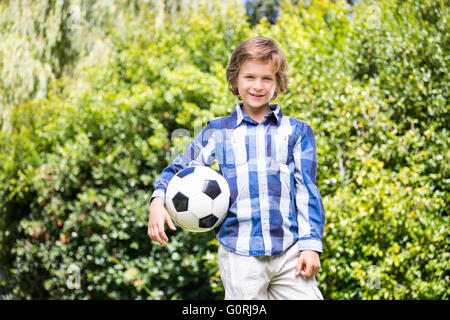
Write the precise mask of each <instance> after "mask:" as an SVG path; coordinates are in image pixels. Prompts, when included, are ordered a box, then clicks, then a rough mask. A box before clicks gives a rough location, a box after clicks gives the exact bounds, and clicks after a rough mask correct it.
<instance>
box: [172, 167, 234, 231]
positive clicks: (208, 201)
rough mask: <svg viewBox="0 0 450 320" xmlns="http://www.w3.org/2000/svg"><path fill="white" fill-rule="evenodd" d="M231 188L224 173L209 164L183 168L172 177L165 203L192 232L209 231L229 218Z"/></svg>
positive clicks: (177, 219)
mask: <svg viewBox="0 0 450 320" xmlns="http://www.w3.org/2000/svg"><path fill="white" fill-rule="evenodd" d="M229 203H230V189H229V187H228V183H227V181H226V180H225V178H224V177H222V176H221V175H220V174H219V173H217V172H216V171H214V170H213V169H211V168H209V167H206V166H192V167H187V168H185V169H183V170H181V171H179V172H178V173H177V174H176V175H175V176H173V178H172V179H171V180H170V181H169V184H168V186H167V190H166V200H165V206H166V209H167V211H168V212H169V215H170V217H171V218H172V220H173V221H174V222H175V223H176V224H178V225H179V226H181V227H182V228H184V229H186V230H188V231H192V232H206V231H209V230H212V229H214V228H216V227H217V226H219V225H220V224H221V223H222V221H223V220H224V219H225V216H226V215H227V212H228V206H229Z"/></svg>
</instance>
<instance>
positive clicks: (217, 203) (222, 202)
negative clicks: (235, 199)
mask: <svg viewBox="0 0 450 320" xmlns="http://www.w3.org/2000/svg"><path fill="white" fill-rule="evenodd" d="M229 202H230V197H229V196H228V195H227V194H225V193H221V194H220V195H219V196H218V197H217V198H216V199H214V201H213V204H212V206H213V211H212V212H213V213H214V215H215V216H216V217H217V218H219V221H220V222H222V221H223V219H224V218H225V216H226V215H227V213H228V206H229Z"/></svg>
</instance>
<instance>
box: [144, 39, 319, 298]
mask: <svg viewBox="0 0 450 320" xmlns="http://www.w3.org/2000/svg"><path fill="white" fill-rule="evenodd" d="M286 69H287V67H286V59H285V57H284V54H283V53H282V51H281V50H279V49H278V47H277V46H276V43H275V42H274V41H273V40H272V39H269V38H265V37H256V38H251V39H248V40H246V41H244V42H243V43H241V44H240V45H239V47H238V48H237V49H236V50H235V52H234V53H233V55H232V56H231V60H230V64H229V66H228V68H227V81H228V84H229V88H230V90H231V92H233V94H234V95H236V96H237V97H238V98H239V99H240V100H242V102H240V103H238V104H237V106H236V107H235V109H234V111H233V112H232V113H231V115H230V116H228V117H223V118H217V119H213V120H210V121H208V123H207V125H206V127H205V128H204V129H203V130H202V132H201V133H200V135H199V136H198V137H196V139H195V140H194V142H193V143H191V145H190V146H189V148H188V149H187V151H186V152H185V153H184V154H182V155H179V156H178V157H177V158H176V159H175V160H174V161H173V163H171V164H170V165H169V166H168V167H167V168H166V169H164V170H163V172H162V173H161V175H160V176H159V177H158V178H157V179H156V182H155V191H154V193H153V194H152V196H151V200H150V201H151V202H150V213H149V227H148V235H149V236H150V238H151V239H152V240H154V241H157V242H159V243H160V244H161V245H163V246H164V245H165V243H164V242H165V241H168V238H167V236H166V234H165V232H164V224H165V223H167V224H168V226H169V227H170V228H171V229H172V230H175V226H174V224H173V222H172V221H171V219H170V217H169V215H168V213H167V212H166V210H165V209H164V196H165V189H166V186H167V184H168V182H169V180H170V179H171V178H172V176H173V175H174V174H176V172H178V171H179V170H181V169H183V168H184V167H186V166H188V165H190V164H192V163H194V164H200V165H207V166H209V165H210V164H211V163H212V161H213V159H214V158H216V159H217V160H218V163H219V167H220V169H221V172H222V175H223V176H224V177H225V179H226V180H227V182H228V184H229V186H230V191H231V196H230V208H229V211H228V214H227V217H226V218H225V220H224V222H223V223H222V225H221V226H220V227H219V228H218V230H215V232H216V237H217V240H218V241H219V243H220V245H219V254H218V257H219V268H220V274H221V278H222V282H223V284H224V288H225V299H245V300H252V299H323V297H322V294H321V293H320V290H319V289H318V288H317V284H316V280H315V275H316V274H317V272H318V271H319V269H320V259H319V254H320V253H322V241H321V239H322V234H323V228H324V223H325V214H324V210H323V205H322V199H321V196H320V192H319V190H318V189H317V187H316V184H315V180H316V171H317V158H316V146H315V140H314V134H313V131H312V129H311V128H310V127H309V126H308V125H307V124H306V123H304V122H302V121H300V120H297V119H293V118H289V117H287V116H283V114H282V112H281V109H280V107H279V106H278V105H277V104H270V102H271V101H272V100H273V99H275V98H276V96H277V95H278V94H280V93H282V92H285V91H286V90H287V71H286Z"/></svg>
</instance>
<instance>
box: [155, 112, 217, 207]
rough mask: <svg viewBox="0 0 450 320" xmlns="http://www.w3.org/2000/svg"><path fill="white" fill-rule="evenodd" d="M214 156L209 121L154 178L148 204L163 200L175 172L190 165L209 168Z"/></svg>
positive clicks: (211, 130)
mask: <svg viewBox="0 0 450 320" xmlns="http://www.w3.org/2000/svg"><path fill="white" fill-rule="evenodd" d="M214 156H215V143H214V128H213V127H212V123H211V121H208V123H207V124H206V126H205V127H204V128H203V130H202V131H201V132H200V134H199V135H197V137H195V139H194V140H193V141H192V142H191V143H190V144H189V146H188V148H187V149H186V150H185V152H184V153H182V154H179V155H178V156H177V157H176V158H175V160H174V161H173V162H172V163H170V164H169V165H168V166H167V167H166V168H165V169H164V170H163V171H162V172H161V174H160V175H159V176H158V177H157V178H156V180H155V189H154V191H153V193H152V195H151V197H150V203H151V202H152V200H153V199H154V198H156V197H160V198H162V199H163V200H165V195H166V189H167V185H168V184H169V181H170V179H172V177H173V176H174V175H175V174H177V172H179V171H181V170H182V169H184V168H186V167H188V166H190V165H204V166H210V165H211V163H212V161H213V160H214Z"/></svg>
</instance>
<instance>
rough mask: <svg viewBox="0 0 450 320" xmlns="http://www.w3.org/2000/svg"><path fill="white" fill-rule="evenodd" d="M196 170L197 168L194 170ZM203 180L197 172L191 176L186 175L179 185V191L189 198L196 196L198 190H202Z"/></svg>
mask: <svg viewBox="0 0 450 320" xmlns="http://www.w3.org/2000/svg"><path fill="white" fill-rule="evenodd" d="M196 170H197V168H196ZM202 186H203V179H202V177H199V176H198V175H197V171H195V172H194V173H193V174H190V175H187V176H186V177H184V178H182V181H181V184H180V191H182V192H183V193H184V194H186V195H187V196H188V197H189V198H190V197H192V196H194V195H196V194H197V192H198V190H200V191H201V190H202Z"/></svg>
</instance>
